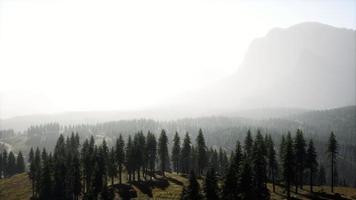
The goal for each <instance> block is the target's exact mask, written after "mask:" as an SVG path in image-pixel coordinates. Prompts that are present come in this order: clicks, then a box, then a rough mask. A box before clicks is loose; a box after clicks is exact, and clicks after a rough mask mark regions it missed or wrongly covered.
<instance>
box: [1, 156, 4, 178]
mask: <svg viewBox="0 0 356 200" xmlns="http://www.w3.org/2000/svg"><path fill="white" fill-rule="evenodd" d="M3 171H4V163H3V159H2V152H0V179H2V173H3Z"/></svg>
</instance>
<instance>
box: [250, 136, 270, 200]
mask: <svg viewBox="0 0 356 200" xmlns="http://www.w3.org/2000/svg"><path fill="white" fill-rule="evenodd" d="M252 151H253V153H252V154H253V155H252V163H253V164H252V165H253V172H254V183H255V189H256V195H257V199H269V193H268V189H267V185H266V183H267V177H266V174H267V173H266V172H267V163H266V147H265V144H264V138H263V136H262V135H261V133H260V131H257V135H256V139H255V141H254V144H253V150H252Z"/></svg>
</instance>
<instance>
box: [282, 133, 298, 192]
mask: <svg viewBox="0 0 356 200" xmlns="http://www.w3.org/2000/svg"><path fill="white" fill-rule="evenodd" d="M282 154H283V156H282V167H283V179H284V182H285V189H286V191H287V197H288V199H290V187H291V184H292V182H293V178H294V166H295V161H294V151H293V140H292V136H291V134H290V133H289V132H288V135H287V138H286V139H285V143H284V147H283V152H282Z"/></svg>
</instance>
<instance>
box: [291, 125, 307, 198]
mask: <svg viewBox="0 0 356 200" xmlns="http://www.w3.org/2000/svg"><path fill="white" fill-rule="evenodd" d="M294 149H295V159H296V162H295V164H296V165H295V168H296V170H295V192H296V193H298V187H300V188H301V189H303V177H304V170H305V159H306V142H305V139H304V136H303V132H302V131H301V130H300V129H298V130H297V133H296V136H295V140H294Z"/></svg>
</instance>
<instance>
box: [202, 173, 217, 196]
mask: <svg viewBox="0 0 356 200" xmlns="http://www.w3.org/2000/svg"><path fill="white" fill-rule="evenodd" d="M203 189H204V192H205V198H206V199H207V200H218V199H219V186H218V179H217V177H216V172H215V169H214V168H210V169H209V170H208V171H207V172H206V175H205V179H204V183H203Z"/></svg>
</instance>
